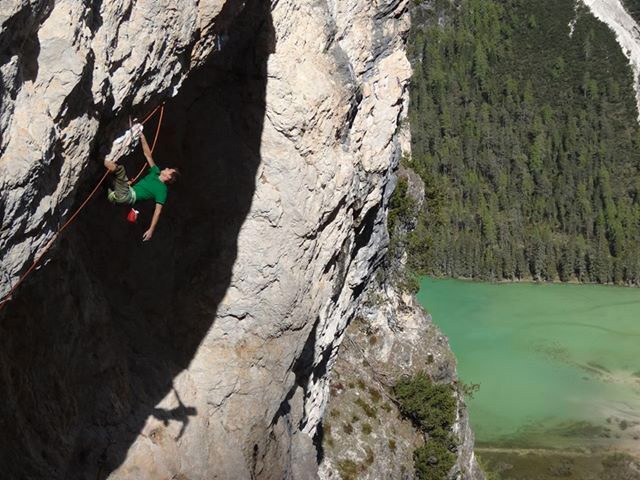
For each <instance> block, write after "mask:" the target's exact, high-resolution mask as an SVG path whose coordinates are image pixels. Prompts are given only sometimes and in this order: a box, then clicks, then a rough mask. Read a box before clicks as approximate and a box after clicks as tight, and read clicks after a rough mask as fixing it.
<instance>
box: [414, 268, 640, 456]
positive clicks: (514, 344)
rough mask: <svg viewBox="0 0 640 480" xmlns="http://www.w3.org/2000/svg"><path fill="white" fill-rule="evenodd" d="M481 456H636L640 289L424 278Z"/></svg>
mask: <svg viewBox="0 0 640 480" xmlns="http://www.w3.org/2000/svg"><path fill="white" fill-rule="evenodd" d="M418 299H419V301H420V303H421V304H422V305H423V306H424V307H425V308H426V309H427V311H428V312H429V313H431V314H432V316H433V319H434V321H435V323H436V324H437V325H439V326H440V328H441V329H442V331H443V332H444V333H445V334H446V335H447V336H448V338H449V341H450V344H451V347H452V349H453V351H454V352H455V354H456V357H457V359H458V372H459V375H460V377H461V379H462V380H463V381H464V382H466V383H479V384H480V390H479V391H478V392H476V393H475V394H474V396H473V398H472V399H469V400H468V402H467V403H468V404H469V411H470V418H471V424H472V427H473V429H474V431H475V433H476V439H477V444H478V445H480V446H503V447H510V448H519V447H522V448H530V447H535V448H573V447H579V448H584V447H602V448H613V449H624V450H627V451H633V452H635V453H639V452H640V289H633V288H619V287H607V286H595V285H539V284H524V283H520V284H490V283H480V282H467V281H459V280H436V279H431V278H424V279H422V281H421V289H420V292H419V293H418Z"/></svg>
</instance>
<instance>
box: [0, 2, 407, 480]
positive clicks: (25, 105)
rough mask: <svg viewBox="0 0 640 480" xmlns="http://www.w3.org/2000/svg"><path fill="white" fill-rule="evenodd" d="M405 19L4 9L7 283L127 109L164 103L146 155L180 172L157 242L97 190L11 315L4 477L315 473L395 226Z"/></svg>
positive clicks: (298, 7) (78, 191)
mask: <svg viewBox="0 0 640 480" xmlns="http://www.w3.org/2000/svg"><path fill="white" fill-rule="evenodd" d="M408 23H409V19H408V14H407V2H406V1H397V0H392V1H379V2H377V1H376V2H367V1H364V0H348V1H345V2H340V3H339V4H336V3H334V2H323V1H319V2H317V1H314V2H310V1H295V2H294V1H292V0H290V1H287V0H278V1H273V2H271V3H269V2H264V1H263V2H260V1H257V0H248V1H246V2H242V1H232V0H228V1H216V0H201V1H196V0H185V1H183V2H180V6H179V8H176V4H175V2H170V1H168V0H154V1H151V0H138V1H133V0H118V1H109V2H101V1H88V0H85V1H81V0H59V1H57V2H52V1H49V0H30V1H28V0H11V1H8V2H3V5H2V12H0V25H1V27H0V95H1V97H0V135H1V136H0V155H1V157H0V219H1V230H0V273H1V274H0V294H1V295H4V294H5V293H6V292H8V291H9V289H10V287H11V285H12V284H14V283H15V282H16V280H17V278H18V277H19V275H20V274H21V273H22V272H24V271H25V269H26V268H28V266H29V265H30V263H31V262H32V261H33V259H34V258H35V257H36V256H37V254H38V251H39V250H40V249H42V247H43V246H44V245H45V243H46V242H47V240H48V239H49V238H51V236H52V235H53V233H54V232H55V231H56V229H57V228H58V226H59V225H60V224H61V222H62V221H64V219H65V218H66V217H67V216H68V214H69V212H70V211H71V210H72V209H74V208H75V207H76V206H77V205H78V204H79V202H80V201H81V200H82V199H83V198H84V197H85V195H86V194H87V193H88V191H89V190H90V189H91V188H92V187H93V185H94V184H95V183H96V182H97V180H98V179H99V178H100V175H102V165H101V157H102V156H103V155H104V152H105V151H106V150H107V149H108V147H109V145H110V142H111V140H112V139H113V138H114V137H115V136H116V135H117V134H118V133H120V132H121V131H122V129H123V128H125V127H126V125H127V124H128V116H129V115H132V116H137V117H139V118H141V117H142V116H144V115H145V114H146V113H147V112H149V111H151V109H152V108H153V107H154V106H156V105H157V104H159V103H160V102H162V101H166V102H167V107H166V112H165V119H166V120H165V122H164V123H163V127H162V135H161V139H160V142H159V145H158V149H157V150H156V155H155V156H156V160H157V162H158V163H159V164H160V165H162V166H170V165H177V166H179V167H181V169H182V171H183V175H182V178H181V180H180V182H179V183H178V184H176V185H175V186H173V187H172V188H171V191H170V194H169V201H168V203H167V205H166V206H165V209H164V212H163V215H162V218H161V220H160V224H159V226H158V229H157V230H156V233H155V235H154V238H153V240H152V241H151V242H149V243H146V244H142V243H141V242H140V237H141V235H142V232H143V231H144V229H146V227H147V222H148V221H149V218H150V211H149V209H148V208H147V209H143V211H142V213H141V217H142V218H141V220H139V222H140V223H139V224H138V226H130V225H128V224H126V222H125V221H124V220H123V217H124V214H125V212H124V211H122V210H120V209H118V208H116V207H112V206H110V205H108V204H107V202H106V201H105V199H104V192H99V195H98V198H96V199H94V200H93V201H92V202H91V203H90V204H89V205H88V206H87V207H86V208H85V210H84V211H83V212H82V214H81V216H80V217H79V219H78V220H77V221H76V223H75V224H74V225H73V226H72V227H71V228H70V229H69V230H68V231H67V232H65V234H64V235H63V237H62V239H60V240H59V241H58V242H57V243H56V245H55V247H54V249H53V250H52V251H51V252H50V253H49V254H48V256H47V262H46V265H44V267H43V268H41V269H40V270H38V271H36V272H35V273H34V274H32V275H31V277H30V278H29V279H28V280H27V281H26V282H25V283H24V284H23V285H22V286H21V288H20V290H19V291H18V293H17V294H16V295H15V296H14V298H13V299H12V301H11V302H10V303H9V304H8V305H7V306H6V307H5V308H4V309H3V310H2V312H0V391H2V402H0V424H1V428H2V432H3V433H2V435H1V436H0V469H1V470H2V472H3V478H7V479H10V478H30V479H37V478H47V479H56V478H59V479H63V478H64V479H76V478H77V479H85V478H86V479H92V480H93V479H96V478H112V479H158V478H176V479H177V478H180V479H190V480H191V479H213V478H224V479H233V478H238V479H247V478H264V479H271V478H278V479H280V478H305V479H307V478H314V477H315V476H316V475H317V450H316V447H315V446H314V444H313V441H314V438H315V437H316V430H317V426H318V424H319V422H320V419H321V417H322V415H323V411H324V406H325V403H326V398H327V390H328V387H327V382H328V380H327V374H328V371H329V370H330V368H331V366H332V364H333V362H334V359H335V355H336V351H337V348H338V346H339V344H340V341H341V339H342V336H343V333H344V330H345V328H346V326H347V323H348V321H349V320H350V318H351V317H352V315H353V311H354V309H355V308H356V306H357V304H358V301H359V298H360V295H361V293H362V291H363V289H364V287H365V285H366V283H367V281H368V279H369V277H370V275H371V272H372V271H373V270H374V268H375V266H376V265H377V264H378V263H379V262H380V258H381V255H383V253H384V248H385V245H386V242H387V232H386V227H385V224H386V204H387V201H388V198H389V195H390V192H391V190H392V187H393V175H392V171H393V169H394V168H395V166H396V165H397V161H398V157H399V147H398V141H397V138H396V132H397V127H398V125H399V122H400V121H401V119H402V118H403V117H404V115H405V108H406V100H407V95H406V93H407V92H406V90H407V82H408V78H409V75H410V67H409V64H408V62H407V59H406V57H405V54H404V46H405V38H406V33H407V29H408ZM151 131H152V130H151V129H147V133H148V134H149V133H150V132H151ZM141 162H143V160H142V158H141V156H140V155H134V156H132V158H128V159H126V160H125V161H124V164H125V165H126V166H127V168H128V170H129V171H135V170H137V168H139V165H140V164H141Z"/></svg>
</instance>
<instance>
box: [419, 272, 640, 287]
mask: <svg viewBox="0 0 640 480" xmlns="http://www.w3.org/2000/svg"><path fill="white" fill-rule="evenodd" d="M425 277H427V278H431V279H433V280H458V281H461V282H470V283H485V284H489V285H512V284H513V285H515V284H525V285H542V286H544V285H579V286H582V285H584V286H595V287H615V288H626V289H640V284H639V285H636V284H620V283H597V282H589V283H587V282H580V281H578V280H569V281H567V282H562V281H560V280H551V281H542V280H532V279H514V280H507V279H501V280H491V279H481V278H474V277H448V276H445V275H433V274H428V275H420V276H419V278H425Z"/></svg>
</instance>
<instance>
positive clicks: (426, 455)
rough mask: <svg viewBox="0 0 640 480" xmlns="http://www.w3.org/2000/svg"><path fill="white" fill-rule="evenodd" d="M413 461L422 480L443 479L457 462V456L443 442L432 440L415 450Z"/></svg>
mask: <svg viewBox="0 0 640 480" xmlns="http://www.w3.org/2000/svg"><path fill="white" fill-rule="evenodd" d="M413 463H414V466H415V469H416V476H417V477H418V478H419V479H420V480H443V479H446V478H447V475H448V473H449V471H450V470H451V468H452V467H453V465H454V464H455V463H456V456H455V455H454V454H453V453H452V452H450V451H449V450H448V449H447V448H446V447H445V446H444V445H443V444H442V443H440V442H438V441H436V440H432V441H430V442H428V443H427V444H426V445H422V446H421V447H418V448H416V449H415V450H414V452H413Z"/></svg>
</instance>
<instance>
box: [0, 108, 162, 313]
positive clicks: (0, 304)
mask: <svg viewBox="0 0 640 480" xmlns="http://www.w3.org/2000/svg"><path fill="white" fill-rule="evenodd" d="M158 109H160V119H159V121H158V126H157V127H156V134H155V137H154V139H153V145H152V147H151V153H153V150H154V149H155V148H156V142H157V140H158V136H159V135H160V126H161V125H162V116H163V114H164V104H161V105H158V106H157V107H156V108H155V109H154V110H153V111H152V112H151V113H150V114H149V115H147V116H146V117H145V119H144V120H143V121H142V122H141V123H142V124H143V125H144V124H145V123H147V121H149V119H151V117H153V116H154V115H155V113H156V112H157V111H158ZM145 166H146V162H145ZM145 166H143V167H142V170H140V173H138V175H137V176H136V178H135V179H134V180H133V182H132V183H135V181H136V180H137V179H138V177H139V176H140V175H141V174H142V172H143V171H144V168H145ZM108 175H109V170H107V171H106V172H105V174H104V175H103V176H102V178H101V179H100V181H99V182H98V184H97V185H96V186H95V187H94V189H93V190H92V191H91V193H90V194H89V195H88V196H87V198H85V199H84V201H83V202H82V204H81V205H80V206H79V207H78V209H77V210H76V211H75V212H73V215H71V217H69V219H68V220H67V221H66V222H64V225H62V227H60V229H58V231H57V232H56V233H55V234H54V235H53V237H51V239H50V240H49V241H48V242H47V244H46V245H45V246H44V248H43V249H42V252H41V253H40V254H39V255H38V256H37V257H36V258H35V260H34V261H33V263H32V264H31V266H30V267H29V268H28V269H27V271H26V272H24V273H23V274H22V275H21V276H20V278H19V279H18V281H17V282H16V284H15V285H14V286H13V287H11V289H10V290H9V292H8V293H7V294H6V295H5V296H4V297H3V298H2V301H1V302H0V310H2V309H3V308H4V306H5V304H6V303H8V302H9V300H11V297H12V295H13V294H14V293H15V292H16V290H17V289H18V287H19V286H20V284H21V283H22V282H23V281H24V280H25V279H26V278H27V276H28V275H29V274H30V273H31V272H33V271H34V270H35V269H36V267H37V266H38V264H39V263H40V260H42V259H43V258H44V256H45V255H46V253H47V252H48V251H49V249H50V248H51V246H52V245H53V243H54V242H55V241H56V239H57V238H58V237H59V236H60V234H62V232H64V230H65V229H66V228H67V227H68V226H69V225H70V224H71V223H72V222H73V221H74V220H75V218H76V217H77V216H78V214H79V213H80V212H81V211H82V209H83V208H84V207H85V206H86V205H87V203H89V200H91V199H92V198H93V196H94V195H95V194H96V192H97V191H98V189H99V188H100V186H101V185H102V183H103V182H104V181H105V179H106V178H107V176H108Z"/></svg>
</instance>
